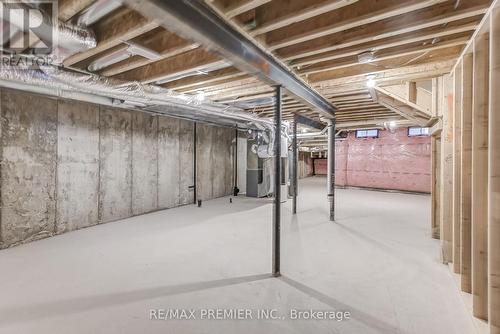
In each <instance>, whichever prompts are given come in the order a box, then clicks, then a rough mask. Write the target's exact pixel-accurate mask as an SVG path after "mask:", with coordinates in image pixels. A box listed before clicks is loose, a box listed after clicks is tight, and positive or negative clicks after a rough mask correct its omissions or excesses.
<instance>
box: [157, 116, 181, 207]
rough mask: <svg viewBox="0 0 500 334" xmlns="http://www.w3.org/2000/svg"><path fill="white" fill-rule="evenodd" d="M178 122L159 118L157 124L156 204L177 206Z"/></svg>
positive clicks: (174, 119)
mask: <svg viewBox="0 0 500 334" xmlns="http://www.w3.org/2000/svg"><path fill="white" fill-rule="evenodd" d="M179 122H180V121H179V120H178V119H176V118H167V117H160V118H159V123H158V171H159V172H158V202H159V203H158V204H159V207H160V208H173V207H175V206H178V205H179V202H180V201H179V198H180V196H179V156H180V154H179Z"/></svg>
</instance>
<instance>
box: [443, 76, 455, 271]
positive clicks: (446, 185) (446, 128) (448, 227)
mask: <svg viewBox="0 0 500 334" xmlns="http://www.w3.org/2000/svg"><path fill="white" fill-rule="evenodd" d="M439 95H440V96H441V99H440V102H441V105H440V110H441V117H442V122H443V131H442V132H441V168H440V171H441V174H440V178H439V179H440V186H439V190H440V191H441V195H440V201H441V205H440V207H441V211H440V240H441V249H442V260H443V263H445V264H447V263H450V262H451V261H452V259H453V258H452V253H453V251H452V249H453V247H452V242H453V211H452V208H453V202H452V197H451V196H450V194H451V192H452V191H453V165H452V161H453V160H452V159H453V158H452V157H453V98H454V97H453V78H452V77H451V76H450V75H448V74H447V75H444V76H443V77H441V78H439Z"/></svg>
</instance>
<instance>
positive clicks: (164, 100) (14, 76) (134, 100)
mask: <svg viewBox="0 0 500 334" xmlns="http://www.w3.org/2000/svg"><path fill="white" fill-rule="evenodd" d="M0 86H4V87H8V88H16V89H21V90H25V91H30V92H34V93H40V94H45V95H52V96H57V97H62V98H69V99H74V100H82V101H85V102H92V103H99V104H104V105H113V106H117V107H121V108H126V109H133V110H139V111H143V112H149V113H155V114H163V115H170V116H174V117H179V118H187V119H191V120H195V121H202V122H207V123H212V124H219V125H225V126H231V127H237V128H242V129H257V130H264V131H265V132H266V133H267V134H268V136H266V138H268V140H269V146H268V149H269V151H270V152H272V151H273V141H274V125H273V123H272V122H271V121H269V120H266V119H263V118H259V117H257V116H256V115H254V114H250V113H247V112H244V111H243V110H242V109H238V108H234V107H230V106H227V105H224V104H219V103H213V102H210V101H199V100H198V99H197V98H196V97H195V96H190V95H186V94H179V93H176V92H174V91H171V90H168V89H165V88H162V87H159V86H154V85H144V84H141V83H138V82H131V83H128V82H127V83H123V82H121V81H117V80H113V79H107V78H104V77H101V76H98V75H91V74H81V73H75V72H69V71H63V70H61V69H59V68H57V67H42V68H40V70H32V69H21V68H12V67H11V68H5V67H1V68H0ZM287 131H288V128H287V126H286V124H284V126H283V128H282V131H281V132H282V135H283V136H285V137H286V136H287Z"/></svg>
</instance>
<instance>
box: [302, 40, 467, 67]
mask: <svg viewBox="0 0 500 334" xmlns="http://www.w3.org/2000/svg"><path fill="white" fill-rule="evenodd" d="M469 37H470V36H464V37H459V38H456V39H452V40H449V41H442V42H440V43H438V44H437V45H432V44H429V45H426V46H422V45H421V44H416V45H413V46H411V45H407V46H403V47H397V48H391V49H388V50H381V51H380V52H378V53H377V54H376V55H375V56H374V57H375V59H374V61H381V60H388V59H395V58H400V57H405V56H410V55H418V54H425V53H427V52H431V51H437V50H442V49H447V48H453V47H456V46H463V45H465V44H467V41H468V40H469ZM455 49H456V48H455ZM359 65H360V63H359V59H358V57H357V56H351V57H346V58H343V59H337V60H331V61H325V62H318V63H317V64H315V65H313V66H307V67H301V70H299V73H300V74H313V73H319V72H325V71H332V70H336V69H340V68H346V67H351V66H359Z"/></svg>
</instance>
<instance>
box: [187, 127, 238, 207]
mask: <svg viewBox="0 0 500 334" xmlns="http://www.w3.org/2000/svg"><path fill="white" fill-rule="evenodd" d="M196 139H197V141H196V161H197V165H198V168H197V173H196V185H197V189H198V193H197V197H198V199H201V200H207V199H210V198H216V197H221V196H226V195H230V194H231V193H232V189H233V183H234V181H233V180H234V166H233V165H234V148H235V145H236V132H235V130H234V129H230V128H221V127H213V126H209V125H206V124H196Z"/></svg>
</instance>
